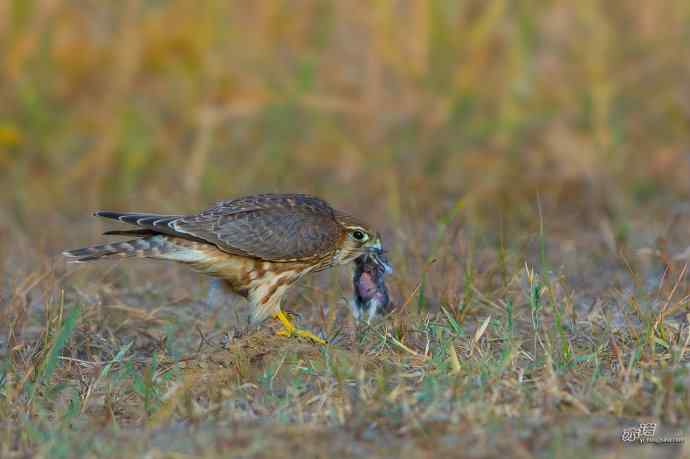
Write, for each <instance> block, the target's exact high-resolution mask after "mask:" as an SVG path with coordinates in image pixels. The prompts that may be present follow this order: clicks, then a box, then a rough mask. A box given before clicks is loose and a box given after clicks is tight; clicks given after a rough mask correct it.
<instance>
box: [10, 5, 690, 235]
mask: <svg viewBox="0 0 690 459" xmlns="http://www.w3.org/2000/svg"><path fill="white" fill-rule="evenodd" d="M689 40H690V3H688V2H687V1H686V0H667V1H664V2H625V1H618V0H614V1H610V0H609V1H603V0H586V1H580V2H570V1H566V0H550V1H533V0H526V1H521V2H509V1H506V0H490V1H484V0H481V1H480V0H468V1H447V0H446V1H444V0H433V1H414V0H409V1H395V2H393V1H375V2H370V3H369V2H367V3H354V2H334V1H322V0H300V1H292V0H291V1H262V2H227V1H220V0H210V1H205V2H201V3H199V2H190V1H186V0H156V1H153V0H150V1H144V0H126V1H116V2H101V1H87V0H84V1H73V0H7V1H4V2H2V3H0V62H2V65H1V66H0V72H1V74H0V100H1V101H2V103H0V167H1V168H0V192H1V193H2V200H1V201H0V206H2V207H5V208H7V209H10V210H11V212H12V213H14V214H16V215H18V216H19V217H20V221H21V220H24V219H26V218H29V219H30V215H33V214H34V213H37V212H41V213H43V212H45V211H47V210H49V209H52V210H56V209H57V210H59V212H61V213H65V214H68V215H69V214H76V213H78V212H79V213H83V211H84V208H85V207H89V208H94V207H100V206H120V207H128V208H132V207H133V206H134V205H135V204H136V205H139V206H140V207H141V208H144V209H153V208H157V209H159V210H175V211H180V210H186V209H192V208H197V207H198V206H199V205H204V204H207V203H209V202H210V201H212V200H214V199H219V198H222V197H232V196H236V195H240V194H244V193H250V192H257V191H284V190H293V191H306V192H312V193H317V194H320V195H323V196H324V197H326V198H328V199H334V200H336V201H339V202H372V199H371V198H372V197H376V198H377V199H374V200H373V201H374V202H373V203H372V206H373V208H372V209H371V211H372V212H374V211H381V210H385V214H386V215H387V216H388V217H390V218H393V219H395V218H399V216H400V215H401V214H402V213H412V214H414V213H415V210H417V209H428V208H430V207H431V208H433V207H434V206H435V205H437V204H438V203H439V202H442V203H445V202H446V201H448V202H450V203H451V205H452V203H453V202H456V201H457V200H458V199H459V198H464V203H465V206H466V209H467V212H474V213H475V214H477V215H482V213H483V212H484V211H486V210H489V211H493V209H495V208H496V206H498V208H500V209H505V210H506V212H508V213H509V212H512V211H518V212H519V211H520V209H523V208H525V206H529V207H530V208H532V207H533V203H534V199H535V196H536V193H537V192H539V193H540V194H541V198H542V199H543V200H544V201H545V203H546V205H554V206H560V205H563V204H567V205H570V206H579V207H583V208H591V207H596V208H602V209H608V208H611V207H614V208H615V207H616V206H630V205H635V204H636V203H638V202H641V201H644V200H650V199H657V198H659V197H660V198H664V197H668V196H671V197H679V196H680V197H686V196H687V194H688V191H690V185H689V181H688V180H687V176H688V172H689V171H690V167H689V163H688V161H689V160H688V140H690V124H689V123H688V118H689V117H690V105H688V100H690V98H689V94H688V91H689V87H688V85H687V82H688V81H689V80H690V67H689V66H688V63H687V55H688V51H690V50H689V49H688V43H689V42H690V41H689ZM420 191H423V192H420ZM487 203H488V204H487ZM486 206H490V207H488V209H487V208H485V207H486ZM444 208H447V206H445V205H444ZM595 210H597V209H595Z"/></svg>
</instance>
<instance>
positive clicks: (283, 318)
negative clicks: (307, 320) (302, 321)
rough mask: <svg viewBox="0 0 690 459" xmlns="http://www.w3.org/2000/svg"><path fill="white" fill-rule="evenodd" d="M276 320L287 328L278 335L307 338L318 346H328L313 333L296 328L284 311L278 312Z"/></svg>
mask: <svg viewBox="0 0 690 459" xmlns="http://www.w3.org/2000/svg"><path fill="white" fill-rule="evenodd" d="M275 318H276V319H278V320H280V323H282V324H283V327H285V328H284V329H283V330H280V331H279V332H278V335H280V336H299V337H301V338H307V339H309V340H311V341H313V342H315V343H317V344H326V341H325V340H323V339H322V338H319V337H318V336H316V335H315V334H313V333H312V332H310V331H307V330H300V329H299V328H297V327H295V325H294V324H293V323H292V322H290V319H288V317H287V315H286V314H285V313H284V312H283V311H280V312H278V314H276V315H275Z"/></svg>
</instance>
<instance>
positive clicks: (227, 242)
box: [63, 194, 388, 344]
mask: <svg viewBox="0 0 690 459" xmlns="http://www.w3.org/2000/svg"><path fill="white" fill-rule="evenodd" d="M94 215H95V216H98V217H105V218H112V219H115V220H118V221H120V222H123V223H128V224H131V225H135V226H136V228H135V229H130V230H117V231H108V232H106V233H104V234H105V235H117V236H129V237H132V238H133V239H130V240H127V241H124V242H113V243H110V244H105V245H98V246H92V247H86V248H83V249H77V250H69V251H66V252H63V255H65V256H66V257H69V258H70V259H71V260H70V261H72V262H86V261H92V260H99V259H104V258H105V259H107V258H118V257H119V258H130V257H139V258H150V259H155V260H169V261H175V262H178V263H183V264H186V265H188V266H190V267H191V268H192V269H194V270H195V271H198V272H201V273H204V274H207V275H210V276H213V277H217V278H220V279H222V280H223V281H224V283H225V284H226V285H227V287H228V288H229V289H230V290H232V291H233V292H235V293H237V294H239V295H241V296H243V297H245V298H246V299H247V300H248V301H249V303H250V305H251V307H252V322H253V323H259V322H262V321H264V320H265V319H267V318H269V317H274V318H276V319H278V320H279V321H280V322H281V323H282V325H283V327H284V328H283V330H281V331H280V332H279V334H280V335H283V336H299V337H304V338H307V339H310V340H312V341H314V342H317V343H320V344H325V341H324V340H323V339H322V338H320V337H318V336H316V335H314V334H313V333H310V332H309V331H306V330H300V329H298V328H297V327H295V325H294V324H293V323H292V322H291V321H290V319H289V318H288V316H287V315H286V314H285V313H284V312H283V311H282V310H281V307H280V303H281V300H282V298H283V296H284V295H285V292H286V291H287V289H288V288H289V287H290V286H291V285H292V284H294V283H295V282H297V281H298V280H299V279H300V278H301V277H302V276H304V275H305V274H307V273H310V272H317V271H322V270H324V269H328V268H330V267H332V266H335V265H341V264H346V263H348V262H350V261H353V260H354V259H356V258H357V257H359V256H361V255H365V254H366V255H368V256H371V257H374V258H375V259H377V260H378V262H379V263H381V264H382V265H386V266H387V265H388V263H387V261H386V259H385V257H384V256H383V249H382V245H381V237H380V235H379V233H377V232H376V231H375V230H373V229H372V228H371V227H370V226H369V225H368V224H366V223H364V222H362V221H361V220H359V219H357V218H355V217H353V216H351V215H349V214H347V213H344V212H341V211H338V210H335V209H333V208H332V207H331V206H330V205H329V204H328V203H326V202H325V201H324V200H322V199H320V198H317V197H315V196H309V195H304V194H259V195H253V196H247V197H243V198H238V199H234V200H231V201H221V202H218V203H217V204H216V205H215V206H213V207H211V208H209V209H207V210H205V211H203V212H201V213H199V214H196V215H189V216H184V215H158V214H150V213H135V212H110V211H98V212H96V213H95V214H94Z"/></svg>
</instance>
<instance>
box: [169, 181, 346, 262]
mask: <svg viewBox="0 0 690 459" xmlns="http://www.w3.org/2000/svg"><path fill="white" fill-rule="evenodd" d="M167 226H168V227H169V228H172V229H174V230H175V231H176V232H177V233H180V234H182V235H187V236H189V237H192V238H195V239H202V240H204V241H208V242H210V243H212V244H215V245H216V246H218V248H220V249H221V250H224V251H226V252H228V253H233V254H237V255H245V256H250V257H255V258H261V259H264V260H268V261H291V260H309V259H316V258H321V257H322V256H323V255H325V254H327V253H328V252H330V251H332V250H333V249H334V247H335V245H336V243H337V241H338V238H339V235H340V227H339V225H338V224H337V222H336V220H335V218H334V211H333V209H332V208H331V207H330V206H328V204H326V203H325V202H324V201H322V200H321V199H318V198H315V197H312V196H306V195H257V196H250V197H247V198H241V199H238V200H235V201H227V202H221V203H218V205H216V206H215V207H212V208H210V209H208V210H206V211H204V212H202V213H201V214H199V215H195V216H190V217H183V218H179V219H176V220H174V221H172V222H169V223H168V224H167Z"/></svg>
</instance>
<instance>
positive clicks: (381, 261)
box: [367, 240, 393, 274]
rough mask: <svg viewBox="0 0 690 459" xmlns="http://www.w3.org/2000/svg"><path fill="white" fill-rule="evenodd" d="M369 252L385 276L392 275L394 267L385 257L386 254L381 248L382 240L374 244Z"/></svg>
mask: <svg viewBox="0 0 690 459" xmlns="http://www.w3.org/2000/svg"><path fill="white" fill-rule="evenodd" d="M367 252H368V253H369V255H370V256H371V259H372V260H374V262H375V263H376V264H377V265H379V266H380V267H381V268H382V269H383V272H384V274H390V273H392V272H393V267H392V266H391V264H390V262H389V261H388V258H386V256H385V255H384V253H385V252H384V250H383V247H382V246H381V241H380V240H377V241H376V243H374V244H372V245H371V246H370V247H369V249H368V250H367Z"/></svg>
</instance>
